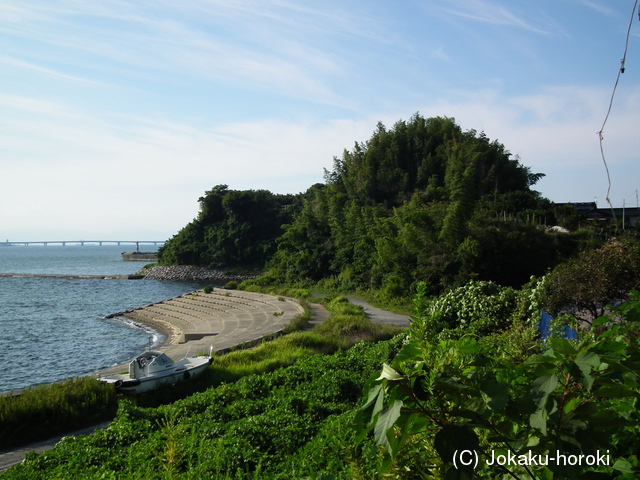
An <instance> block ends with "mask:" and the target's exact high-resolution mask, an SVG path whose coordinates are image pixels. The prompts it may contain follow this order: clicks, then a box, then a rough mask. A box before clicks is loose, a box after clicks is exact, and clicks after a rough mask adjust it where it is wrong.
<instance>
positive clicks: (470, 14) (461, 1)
mask: <svg viewBox="0 0 640 480" xmlns="http://www.w3.org/2000/svg"><path fill="white" fill-rule="evenodd" d="M508 5H509V6H510V7H512V8H511V9H510V8H507V7H505V6H503V5H500V4H499V3H497V2H487V1H484V0H453V1H450V2H446V3H440V4H439V7H438V9H439V10H440V11H442V12H444V13H446V14H448V15H451V16H454V17H460V18H465V19H468V20H473V21H475V22H480V23H487V24H491V25H497V26H505V27H512V28H517V29H522V30H526V31H529V32H533V33H538V34H543V35H550V34H552V33H555V31H554V30H555V29H554V28H553V25H550V24H545V23H542V22H541V21H540V20H538V21H537V22H536V21H534V18H532V17H525V16H523V15H519V14H517V13H515V12H514V11H513V7H514V6H515V4H512V3H508Z"/></svg>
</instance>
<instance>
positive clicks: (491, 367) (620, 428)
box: [358, 292, 640, 479]
mask: <svg viewBox="0 0 640 480" xmlns="http://www.w3.org/2000/svg"><path fill="white" fill-rule="evenodd" d="M631 298H632V301H631V302H629V303H626V304H624V305H622V306H621V307H619V308H618V309H616V310H615V311H614V312H613V313H612V314H611V315H610V316H608V317H602V318H600V319H599V320H597V321H596V322H594V325H595V326H600V327H602V326H603V325H605V324H607V325H608V326H609V328H608V329H607V330H606V331H605V332H604V333H601V334H599V335H597V334H593V335H592V336H591V337H590V338H586V339H584V340H582V341H579V342H571V341H568V340H565V339H562V338H552V339H550V340H549V342H548V345H547V346H548V348H547V349H546V351H544V353H542V354H536V355H532V356H530V357H529V358H528V359H527V360H526V361H524V362H522V363H520V364H518V365H516V366H514V365H512V363H511V362H509V361H508V359H505V358H499V357H497V356H491V355H487V354H483V353H481V352H483V348H482V345H481V342H478V341H476V340H475V339H472V338H461V339H458V340H443V341H440V342H435V343H429V342H428V341H426V340H416V339H414V340H413V341H410V342H408V343H406V344H405V345H404V346H403V348H402V349H401V350H400V352H399V353H398V355H397V356H396V357H395V359H394V360H393V362H391V363H390V364H385V365H384V367H383V370H382V373H381V375H380V376H379V377H378V378H377V379H376V380H375V382H374V383H373V385H372V386H371V388H370V391H369V394H368V399H367V401H366V403H365V405H364V406H363V407H362V409H361V411H360V412H359V414H358V425H359V436H358V438H359V439H360V440H362V439H365V438H367V434H368V433H369V432H370V431H372V430H373V437H374V438H375V441H376V442H377V443H378V444H379V445H381V446H383V447H384V450H385V454H384V455H385V461H384V465H383V470H384V471H389V472H391V473H396V474H397V473H398V472H402V475H401V477H402V478H407V475H409V473H408V472H412V473H411V475H416V474H418V473H419V474H420V475H423V476H424V478H446V479H466V478H496V477H497V478H512V479H560V478H580V479H637V478H640V463H639V461H638V456H639V455H640V415H639V413H638V407H639V406H640V405H639V401H638V399H639V398H640V378H639V375H640V362H639V359H638V355H637V354H638V331H639V326H640V293H638V292H632V295H631Z"/></svg>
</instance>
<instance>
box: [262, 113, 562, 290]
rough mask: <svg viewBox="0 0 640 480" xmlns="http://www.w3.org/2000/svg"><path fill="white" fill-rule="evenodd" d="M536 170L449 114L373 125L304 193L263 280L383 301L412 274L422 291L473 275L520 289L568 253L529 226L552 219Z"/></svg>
mask: <svg viewBox="0 0 640 480" xmlns="http://www.w3.org/2000/svg"><path fill="white" fill-rule="evenodd" d="M543 176H544V175H543V174H540V173H532V172H531V171H530V169H529V168H528V167H525V166H523V165H522V164H520V162H519V160H518V158H517V157H516V158H512V157H511V154H510V153H509V152H508V151H507V150H506V149H505V147H504V146H503V145H502V144H500V143H498V142H497V141H490V140H489V139H488V138H487V137H486V136H485V135H484V133H480V134H477V132H475V131H473V130H472V131H468V132H462V130H461V129H460V127H458V126H457V125H456V124H455V122H454V120H453V119H450V118H439V117H438V118H429V119H425V118H423V117H421V116H420V115H417V114H416V115H414V116H413V117H412V118H411V119H410V120H409V121H399V122H397V123H396V124H395V125H394V127H393V128H392V129H386V128H385V127H384V126H383V125H382V124H379V125H378V127H377V130H376V131H375V132H374V134H373V136H372V137H371V139H370V140H369V141H367V142H366V143H358V144H356V145H355V147H354V149H353V150H352V151H345V152H344V153H343V156H342V158H341V159H337V158H336V159H335V161H334V168H333V170H332V171H331V172H326V184H324V185H315V186H313V187H312V188H311V189H310V190H309V191H308V192H307V194H306V196H305V200H304V203H303V208H302V211H301V212H300V213H299V214H297V215H296V217H295V220H294V222H293V223H292V224H291V225H289V226H287V227H286V231H285V233H284V234H283V236H282V237H280V238H279V239H278V251H277V252H276V254H275V255H274V257H273V259H272V261H271V263H270V267H271V278H272V279H278V280H285V281H289V282H293V281H299V280H301V279H311V280H313V281H319V280H322V281H324V282H325V283H327V284H328V285H330V286H338V287H341V288H354V287H373V288H376V289H383V292H384V293H385V294H386V296H387V297H390V298H391V297H394V296H402V295H406V292H407V291H408V289H409V287H410V286H412V285H415V283H416V282H418V281H426V282H427V285H428V288H429V291H430V293H437V292H439V291H441V290H442V289H444V288H447V287H451V286H459V285H462V284H464V283H466V282H467V281H468V280H469V279H473V278H476V279H481V280H492V281H495V282H498V283H500V284H502V285H510V286H519V285H522V284H524V283H526V282H527V281H528V279H529V278H530V276H531V275H540V274H543V273H544V272H545V270H546V269H547V268H549V267H553V266H554V265H556V264H557V263H558V262H559V261H560V260H561V259H562V258H564V256H565V255H568V254H570V253H571V252H572V251H573V250H574V248H575V246H574V242H573V241H572V239H571V238H570V237H569V236H567V235H564V236H558V235H551V234H547V233H545V231H544V229H543V228H540V224H542V225H544V224H545V223H548V224H553V222H554V220H555V219H554V214H553V208H552V204H551V202H550V201H549V200H547V199H544V198H542V197H541V196H540V194H539V193H538V192H536V191H534V190H532V189H531V187H532V186H533V185H534V184H535V183H536V182H537V181H538V180H539V179H540V178H542V177H543Z"/></svg>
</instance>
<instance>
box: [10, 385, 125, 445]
mask: <svg viewBox="0 0 640 480" xmlns="http://www.w3.org/2000/svg"><path fill="white" fill-rule="evenodd" d="M117 406H118V402H117V398H116V392H115V390H114V389H113V387H112V386H110V385H103V384H101V383H100V382H98V381H97V380H95V379H92V378H89V377H81V378H77V379H72V380H67V381H66V382H62V383H54V384H51V385H42V386H37V387H32V388H28V389H26V390H22V391H21V392H19V394H16V395H13V394H9V395H2V396H0V450H2V449H6V448H13V447H16V446H19V445H24V444H27V443H29V442H35V441H37V440H42V439H44V438H49V437H53V436H56V435H59V434H62V433H67V432H69V431H73V430H77V429H80V428H84V427H87V426H90V425H94V424H96V423H99V422H103V421H105V420H108V419H109V418H113V416H114V415H115V412H116V410H117Z"/></svg>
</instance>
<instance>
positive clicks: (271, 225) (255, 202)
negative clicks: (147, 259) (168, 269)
mask: <svg viewBox="0 0 640 480" xmlns="http://www.w3.org/2000/svg"><path fill="white" fill-rule="evenodd" d="M296 201H297V199H296V197H294V196H293V195H276V194H273V193H271V192H269V191H267V190H243V191H240V190H229V188H228V187H227V185H218V186H216V187H214V188H212V189H211V190H209V191H207V192H206V193H205V195H204V196H203V197H200V198H199V199H198V202H199V203H200V211H199V213H198V216H197V217H196V218H195V219H194V220H193V221H192V222H190V223H189V224H187V225H186V226H185V227H184V228H183V229H182V230H180V232H179V233H178V234H177V235H175V236H174V237H173V238H171V239H170V240H169V241H168V242H167V243H166V244H165V245H163V246H162V248H160V249H159V252H158V253H159V260H160V262H161V263H163V264H181V265H185V264H186V265H200V266H207V267H228V266H241V265H242V266H261V265H262V264H264V262H265V261H266V260H267V259H268V258H269V257H270V256H271V255H272V254H273V253H274V252H275V248H276V244H275V240H276V238H278V236H280V235H281V234H282V228H281V226H282V225H283V224H285V223H288V222H290V221H291V219H292V218H293V213H294V211H295V210H296V208H297V206H296Z"/></svg>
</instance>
